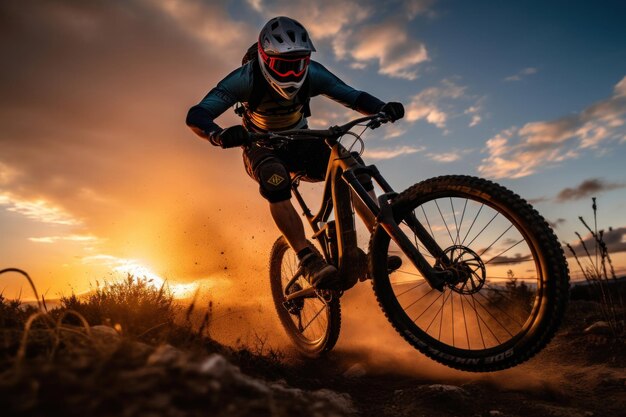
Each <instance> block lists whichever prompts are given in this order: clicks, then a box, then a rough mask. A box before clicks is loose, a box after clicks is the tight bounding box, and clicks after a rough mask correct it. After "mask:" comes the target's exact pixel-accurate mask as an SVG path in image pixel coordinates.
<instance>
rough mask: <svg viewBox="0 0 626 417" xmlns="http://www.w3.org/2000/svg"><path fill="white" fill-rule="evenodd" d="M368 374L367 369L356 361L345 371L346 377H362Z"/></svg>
mask: <svg viewBox="0 0 626 417" xmlns="http://www.w3.org/2000/svg"><path fill="white" fill-rule="evenodd" d="M366 374H367V370H366V369H365V367H364V366H363V365H362V364H360V363H355V364H354V365H352V366H351V367H349V368H348V370H347V371H345V372H344V373H343V376H345V377H346V378H361V377H362V376H365V375H366Z"/></svg>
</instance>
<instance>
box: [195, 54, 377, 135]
mask: <svg viewBox="0 0 626 417" xmlns="http://www.w3.org/2000/svg"><path fill="white" fill-rule="evenodd" d="M257 83H261V84H257ZM259 85H260V86H261V87H262V88H263V90H262V94H260V100H256V99H255V98H254V97H253V96H254V94H258V91H259V90H257V88H259ZM300 90H301V91H300V92H298V94H297V95H296V96H295V97H294V98H293V99H291V100H287V99H285V98H283V97H282V96H280V95H279V94H278V93H276V92H275V91H274V89H273V88H271V87H270V86H269V84H268V83H267V81H265V78H264V77H263V75H262V73H261V71H260V69H259V67H258V61H257V60H256V59H255V60H252V61H249V62H248V63H246V64H245V65H243V66H241V67H239V68H237V69H236V70H234V71H233V72H231V73H230V74H229V75H228V76H226V78H224V79H223V80H222V81H220V82H219V83H218V84H217V86H216V87H215V88H213V89H212V90H211V91H209V93H208V94H207V95H206V96H205V97H204V98H203V99H202V101H201V102H200V103H198V104H197V105H195V106H193V107H192V108H191V109H190V110H189V113H188V114H187V125H188V126H192V127H197V128H200V129H202V130H203V131H204V133H205V134H206V135H207V136H208V138H209V141H210V142H211V143H212V144H213V145H216V146H217V145H219V139H218V137H217V135H218V133H219V132H220V131H221V128H220V126H218V125H217V124H216V123H215V119H216V118H217V117H218V116H220V115H221V114H222V113H224V112H225V111H226V110H227V109H228V108H229V107H231V106H234V105H235V104H236V103H242V104H243V108H242V112H241V116H242V119H243V120H242V123H243V125H244V127H245V128H246V129H247V130H248V131H253V132H267V131H274V132H279V131H283V130H289V129H299V128H303V127H305V126H306V125H307V116H309V115H310V114H309V111H308V102H309V98H310V97H315V96H318V95H320V94H321V95H324V96H326V97H329V98H331V99H333V100H334V101H336V102H338V103H341V104H343V105H344V106H346V107H349V108H351V109H353V110H356V111H358V112H360V113H364V114H374V113H377V112H379V111H380V109H381V108H382V106H383V105H384V103H383V102H382V101H380V100H379V99H377V98H376V97H373V96H372V95H370V94H368V93H366V92H363V91H359V90H355V89H354V88H352V87H350V86H348V85H347V84H346V83H344V82H343V81H342V80H340V79H339V78H338V77H337V76H335V75H334V74H332V73H331V72H330V71H328V70H327V69H326V68H325V67H324V66H323V65H321V64H320V63H318V62H315V61H311V62H310V64H309V68H308V73H307V78H306V79H305V82H304V84H303V85H302V87H301V89H300ZM251 101H259V102H258V104H257V103H251Z"/></svg>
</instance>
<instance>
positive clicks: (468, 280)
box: [435, 245, 487, 295]
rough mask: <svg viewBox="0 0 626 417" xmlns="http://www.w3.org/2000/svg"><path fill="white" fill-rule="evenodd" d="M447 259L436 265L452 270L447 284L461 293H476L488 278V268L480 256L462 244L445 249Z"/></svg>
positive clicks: (445, 269)
mask: <svg viewBox="0 0 626 417" xmlns="http://www.w3.org/2000/svg"><path fill="white" fill-rule="evenodd" d="M443 252H444V255H445V257H447V259H448V260H447V261H445V262H442V261H437V264H436V265H435V266H436V267H439V268H441V269H442V270H444V271H449V272H451V277H450V279H449V280H448V282H446V285H447V286H448V287H449V288H450V289H451V290H452V291H454V292H457V293H459V294H465V295H470V294H475V293H477V292H478V291H480V290H481V288H482V287H483V285H485V281H486V280H487V269H486V267H485V264H484V262H483V261H482V260H481V259H480V256H479V255H478V254H477V253H476V252H474V251H473V250H471V249H470V248H468V247H467V246H462V245H453V246H450V247H449V248H447V249H445V250H444V251H443ZM445 257H444V259H445Z"/></svg>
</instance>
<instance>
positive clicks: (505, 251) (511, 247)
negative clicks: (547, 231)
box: [485, 225, 525, 265]
mask: <svg viewBox="0 0 626 417" xmlns="http://www.w3.org/2000/svg"><path fill="white" fill-rule="evenodd" d="M511 226H513V225H511ZM522 242H525V240H524V239H522V240H520V241H519V242H517V243H515V244H513V245H511V246H509V247H508V248H507V249H505V250H503V251H502V252H500V253H499V254H497V255H496V256H494V257H492V258H491V259H489V260H488V261H486V262H485V265H487V264H488V263H489V262H491V261H493V260H494V259H496V258H497V257H499V256H502V255H504V254H505V253H507V252H508V251H510V250H511V249H513V248H514V247H516V246H517V245H519V244H520V243H522Z"/></svg>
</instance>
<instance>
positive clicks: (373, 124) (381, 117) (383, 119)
mask: <svg viewBox="0 0 626 417" xmlns="http://www.w3.org/2000/svg"><path fill="white" fill-rule="evenodd" d="M388 121H389V116H387V115H386V114H385V113H382V112H381V113H378V114H377V115H376V117H375V118H373V119H372V120H370V121H369V122H368V123H367V125H366V126H367V127H369V128H370V129H372V130H373V129H376V128H379V127H380V125H382V124H383V123H387V122H388Z"/></svg>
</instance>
